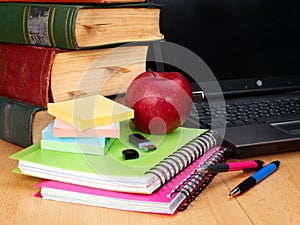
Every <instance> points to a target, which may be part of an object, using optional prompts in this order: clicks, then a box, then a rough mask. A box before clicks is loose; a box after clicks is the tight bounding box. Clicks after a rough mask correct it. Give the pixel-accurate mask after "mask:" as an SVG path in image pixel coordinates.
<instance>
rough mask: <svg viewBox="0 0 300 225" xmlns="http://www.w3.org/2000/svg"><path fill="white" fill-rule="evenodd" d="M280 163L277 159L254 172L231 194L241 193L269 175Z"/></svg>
mask: <svg viewBox="0 0 300 225" xmlns="http://www.w3.org/2000/svg"><path fill="white" fill-rule="evenodd" d="M279 165H280V161H279V160H276V161H273V162H271V163H270V164H268V165H266V166H265V167H263V168H262V169H260V170H259V171H257V172H256V173H254V174H253V175H252V176H250V177H248V178H247V179H246V180H244V181H243V182H242V183H240V184H239V185H238V186H236V187H235V188H234V189H233V190H232V191H231V192H230V193H229V195H230V196H233V195H237V194H241V193H243V192H245V191H247V190H249V189H250V188H252V187H253V186H254V185H255V184H257V183H258V182H260V181H261V180H263V179H264V178H266V177H267V176H269V175H270V174H271V173H273V172H274V171H275V170H276V169H277V168H278V167H279Z"/></svg>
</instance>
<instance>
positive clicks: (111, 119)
mask: <svg viewBox="0 0 300 225" xmlns="http://www.w3.org/2000/svg"><path fill="white" fill-rule="evenodd" d="M48 113H49V114H51V115H53V116H55V117H57V118H59V119H61V120H63V121H65V122H67V123H68V124H71V125H72V126H74V127H75V128H77V129H79V130H85V129H88V128H92V127H97V126H103V125H107V124H112V123H116V122H120V121H124V120H129V119H132V118H133V117H134V111H133V109H131V108H129V107H127V106H125V105H122V104H120V103H118V102H115V101H113V100H111V99H109V98H106V97H104V96H102V95H93V96H88V97H81V98H76V99H73V100H69V101H64V102H55V103H48Z"/></svg>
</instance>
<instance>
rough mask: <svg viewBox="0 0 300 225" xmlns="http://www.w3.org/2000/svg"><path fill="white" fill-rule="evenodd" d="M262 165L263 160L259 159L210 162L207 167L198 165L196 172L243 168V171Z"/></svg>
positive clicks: (259, 167)
mask: <svg viewBox="0 0 300 225" xmlns="http://www.w3.org/2000/svg"><path fill="white" fill-rule="evenodd" d="M263 165H264V162H263V161H261V160H246V161H239V162H226V163H218V164H212V165H209V166H207V167H199V168H198V169H197V172H200V173H207V172H210V173H219V172H227V171H236V170H243V171H244V172H250V171H257V170H259V169H261V168H262V167H263Z"/></svg>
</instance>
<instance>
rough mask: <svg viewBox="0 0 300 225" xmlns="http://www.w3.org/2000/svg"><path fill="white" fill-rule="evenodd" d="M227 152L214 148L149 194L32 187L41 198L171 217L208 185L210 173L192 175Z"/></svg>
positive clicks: (43, 185) (66, 186)
mask: <svg viewBox="0 0 300 225" xmlns="http://www.w3.org/2000/svg"><path fill="white" fill-rule="evenodd" d="M228 151H229V150H228V149H225V148H221V147H214V148H212V149H211V150H210V151H208V152H207V153H205V154H204V155H203V156H202V157H200V158H199V159H197V160H196V161H194V162H193V163H192V164H191V165H189V166H188V167H187V168H186V169H184V170H183V171H182V172H180V173H179V174H178V175H176V176H175V177H174V178H173V179H171V180H170V181H169V182H167V183H166V184H165V185H163V186H162V187H161V188H160V189H159V190H158V191H156V192H154V193H153V194H151V195H145V194H133V193H125V192H114V191H107V190H102V189H97V188H90V187H84V186H78V185H74V184H67V183H62V182H58V181H51V180H45V181H42V182H40V183H38V184H37V185H35V186H34V187H35V188H41V190H40V191H39V192H38V193H37V194H36V196H39V197H41V198H43V199H51V200H57V201H63V202H72V203H78V204H85V205H93V206H100V207H107V208H115V209H121V210H129V211H139V212H149V213H161V214H174V213H175V212H176V211H178V210H180V209H184V208H185V207H187V206H188V204H189V203H190V202H191V201H192V200H193V199H194V198H195V197H196V195H198V194H200V193H201V191H202V190H204V189H205V187H206V186H207V185H208V184H209V183H210V182H211V180H212V179H213V177H214V174H209V173H207V174H201V173H197V172H195V170H196V169H197V168H198V167H199V166H204V165H210V164H214V163H219V162H223V161H224V160H226V159H227V155H228Z"/></svg>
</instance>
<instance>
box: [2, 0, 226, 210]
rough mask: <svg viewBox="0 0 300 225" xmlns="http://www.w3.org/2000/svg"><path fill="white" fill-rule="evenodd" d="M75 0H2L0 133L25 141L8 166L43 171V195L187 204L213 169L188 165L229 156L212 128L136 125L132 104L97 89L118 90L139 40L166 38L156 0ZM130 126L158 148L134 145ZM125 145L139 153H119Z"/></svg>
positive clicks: (174, 206)
mask: <svg viewBox="0 0 300 225" xmlns="http://www.w3.org/2000/svg"><path fill="white" fill-rule="evenodd" d="M33 2H35V3H33ZM37 2H39V3H37ZM79 2H80V0H76V1H75V0H65V1H57V0H47V1H46V0H45V1H44V2H42V0H40V1H39V0H32V1H25V0H20V1H19V2H18V3H16V2H15V1H12V0H0V30H1V32H0V64H1V66H0V123H1V124H3V129H1V130H0V138H1V139H4V140H6V141H9V142H11V143H14V144H17V145H20V146H23V147H25V148H24V149H23V150H21V151H20V152H18V153H15V154H14V155H12V156H11V158H12V159H15V160H18V167H17V168H16V169H15V171H16V172H19V173H22V174H24V175H29V176H36V177H39V178H42V179H45V180H43V181H42V182H41V183H39V184H37V185H36V187H37V188H40V191H39V193H38V194H37V195H38V196H40V197H42V198H45V199H52V200H58V201H64V202H73V203H80V204H87V205H96V206H101V207H108V208H116V209H124V210H132V211H141V212H152V213H164V214H174V213H175V212H177V211H180V210H182V209H185V208H186V207H187V206H188V205H189V204H190V202H191V201H193V200H194V199H195V198H196V197H197V195H199V194H200V193H201V191H202V190H204V189H205V188H206V187H207V185H208V184H209V183H210V182H211V181H212V179H213V177H214V174H209V173H207V174H198V173H196V172H195V169H196V168H197V167H199V166H204V165H209V164H213V163H218V162H222V161H225V160H226V159H227V158H228V156H229V154H228V153H229V152H228V149H225V148H221V147H218V146H219V145H220V140H219V138H218V135H217V134H216V133H215V132H213V131H205V130H199V129H192V128H181V127H180V128H178V129H177V130H175V131H174V132H172V133H170V134H167V135H165V136H161V135H148V134H143V133H141V132H140V131H138V130H135V128H133V127H131V125H130V124H131V123H130V122H129V121H130V119H131V118H132V117H133V116H134V115H133V113H134V112H133V111H132V110H131V109H128V108H127V107H125V106H123V105H120V104H118V103H116V102H111V101H110V100H109V99H107V98H105V97H104V96H111V95H117V94H119V93H122V92H125V91H126V88H127V86H128V84H129V83H130V82H131V80H132V79H134V78H135V77H136V76H137V75H139V74H140V73H142V72H144V71H145V69H146V57H147V51H148V46H149V45H148V44H146V43H149V41H160V40H161V39H162V38H163V36H162V34H161V33H160V29H159V15H160V6H157V5H155V4H149V3H147V2H146V1H145V0H109V1H106V0H88V1H82V4H78V3H79ZM58 3H59V4H58ZM64 3H65V4H64ZM125 43H126V44H125ZM128 43H130V44H128ZM104 102H106V103H104ZM108 102H109V103H108ZM108 105H110V106H112V105H113V107H108ZM106 113H108V114H109V115H108V116H104V115H105V114H106ZM112 115H113V116H112ZM131 133H140V134H142V135H144V136H146V137H147V138H148V139H150V140H151V142H152V143H153V144H154V145H156V146H157V149H156V150H154V151H148V152H145V151H143V150H139V149H136V147H135V146H134V145H133V144H131V143H130V142H129V140H128V135H129V134H131ZM128 148H134V149H136V150H137V151H138V152H139V157H138V158H136V159H131V160H126V159H124V158H123V157H122V151H123V150H124V149H128Z"/></svg>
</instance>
